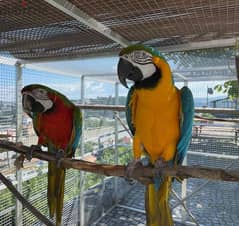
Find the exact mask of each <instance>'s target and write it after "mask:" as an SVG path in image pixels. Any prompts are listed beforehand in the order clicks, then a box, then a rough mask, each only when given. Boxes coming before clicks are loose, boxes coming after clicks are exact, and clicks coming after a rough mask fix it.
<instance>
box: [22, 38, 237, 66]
mask: <svg viewBox="0 0 239 226" xmlns="http://www.w3.org/2000/svg"><path fill="white" fill-rule="evenodd" d="M235 42H236V38H227V39H219V40H211V41H201V42H190V43H186V44H180V45H170V46H166V47H164V46H162V47H157V49H158V50H159V51H160V52H163V53H170V52H180V51H190V50H197V49H210V48H223V47H232V46H235ZM106 51H107V50H106ZM117 56H118V52H115V51H109V52H104V53H89V54H76V55H72V56H56V57H46V58H41V59H39V58H36V59H29V60H19V62H20V63H22V64H31V63H42V62H53V61H67V60H74V59H75V60H77V59H91V58H99V57H117Z"/></svg>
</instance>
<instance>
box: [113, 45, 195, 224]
mask: <svg viewBox="0 0 239 226" xmlns="http://www.w3.org/2000/svg"><path fill="white" fill-rule="evenodd" d="M119 58H120V59H119V63H118V76H119V80H120V82H121V83H122V84H123V85H124V86H126V87H127V82H126V79H129V80H131V81H133V82H134V84H133V86H132V87H131V88H130V90H129V92H128V97H127V103H126V118H127V122H128V125H129V128H130V130H131V132H132V134H133V153H134V161H133V162H134V164H135V165H136V163H138V162H140V158H141V156H142V155H143V154H145V153H146V155H147V156H148V157H149V159H150V163H151V164H152V165H154V166H157V167H159V166H160V165H161V166H162V165H164V164H165V163H167V164H170V165H173V164H181V163H182V162H183V159H184V157H185V155H186V152H187V149H188V146H189V143H190V140H191V134H192V123H193V115H194V102H193V96H192V93H191V91H190V89H189V88H187V87H183V88H182V89H181V90H178V89H177V88H176V87H175V86H174V83H173V78H172V72H171V70H170V67H169V64H168V63H167V61H166V60H165V58H164V57H163V56H162V55H161V54H160V53H159V52H158V51H156V50H155V49H153V48H151V47H147V46H143V45H132V46H129V47H127V48H124V49H123V50H122V51H121V52H120V54H119ZM154 182H155V184H150V185H147V188H146V194H145V209H146V218H147V226H159V225H160V226H171V225H173V220H172V214H171V211H170V208H169V204H168V199H169V194H170V190H171V184H172V177H156V178H154Z"/></svg>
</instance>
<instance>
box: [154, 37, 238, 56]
mask: <svg viewBox="0 0 239 226" xmlns="http://www.w3.org/2000/svg"><path fill="white" fill-rule="evenodd" d="M236 40H237V39H236V38H225V39H214V40H209V41H200V42H189V43H185V44H180V45H171V46H162V47H158V49H159V50H160V51H161V52H165V53H170V52H180V51H189V50H197V49H211V48H222V47H231V46H235V44H236Z"/></svg>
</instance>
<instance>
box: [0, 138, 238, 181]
mask: <svg viewBox="0 0 239 226" xmlns="http://www.w3.org/2000/svg"><path fill="white" fill-rule="evenodd" d="M0 147H2V148H5V149H8V150H11V151H15V152H18V153H22V154H26V153H27V152H28V151H29V150H30V147H27V146H18V145H16V144H15V143H13V142H8V141H2V140H0ZM32 157H35V158H39V159H41V160H46V161H56V157H55V155H54V154H51V153H48V152H45V151H40V150H36V151H33V152H32ZM61 167H64V168H72V169H78V170H83V171H87V172H92V173H97V174H102V175H106V176H118V177H125V176H126V169H127V167H126V166H121V165H109V164H96V163H91V162H87V161H83V160H77V159H70V158H63V159H62V160H61ZM156 175H164V176H173V177H179V178H182V179H185V178H190V177H191V178H201V179H209V180H222V181H230V182H236V181H239V171H236V170H223V169H218V168H207V167H200V166H174V167H164V168H159V169H155V168H152V167H149V166H147V167H144V166H139V167H137V168H136V169H135V170H134V171H133V173H132V178H133V179H136V180H138V181H140V182H142V183H144V184H148V183H151V182H152V177H153V176H156Z"/></svg>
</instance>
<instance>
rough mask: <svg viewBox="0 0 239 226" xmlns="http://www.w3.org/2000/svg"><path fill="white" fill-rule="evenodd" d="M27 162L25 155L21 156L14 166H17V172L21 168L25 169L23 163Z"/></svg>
mask: <svg viewBox="0 0 239 226" xmlns="http://www.w3.org/2000/svg"><path fill="white" fill-rule="evenodd" d="M24 160H25V155H24V154H20V155H19V156H18V157H17V158H16V160H15V162H14V166H16V168H17V170H20V169H21V168H23V162H24Z"/></svg>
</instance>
